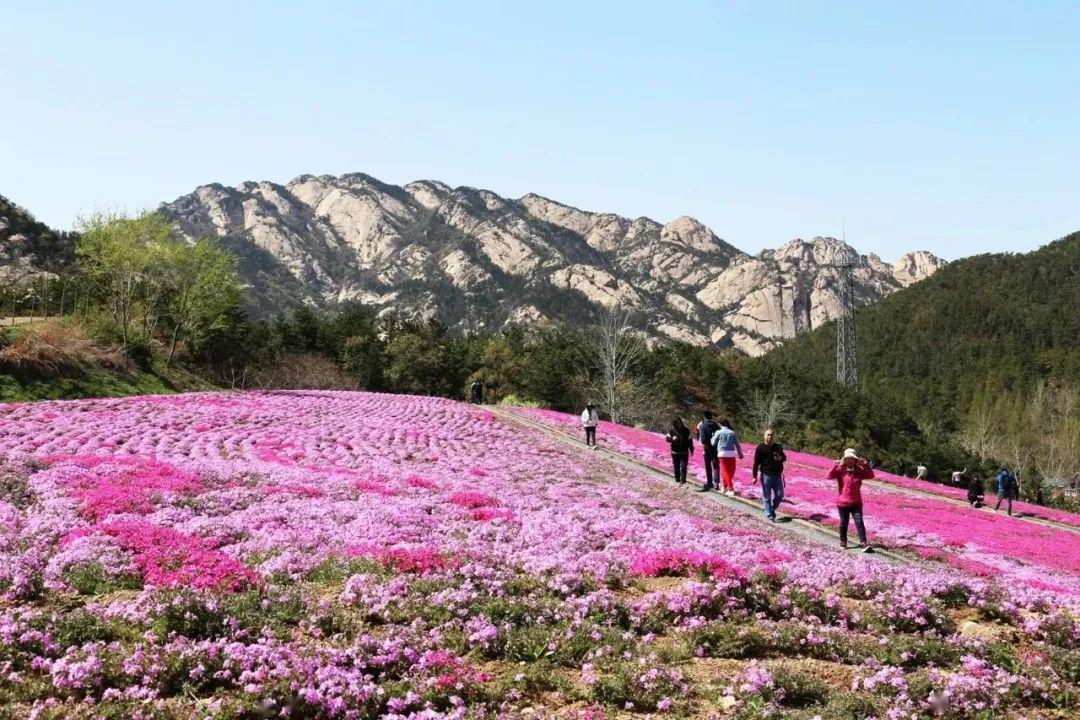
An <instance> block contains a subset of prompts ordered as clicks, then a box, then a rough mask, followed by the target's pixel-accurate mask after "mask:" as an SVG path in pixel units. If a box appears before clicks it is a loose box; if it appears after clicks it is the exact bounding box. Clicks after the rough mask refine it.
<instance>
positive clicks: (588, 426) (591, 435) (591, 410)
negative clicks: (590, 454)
mask: <svg viewBox="0 0 1080 720" xmlns="http://www.w3.org/2000/svg"><path fill="white" fill-rule="evenodd" d="M599 424H600V416H599V415H598V414H597V413H596V406H595V405H593V404H592V403H589V404H588V405H586V406H585V409H584V410H582V411H581V427H583V428H585V445H586V446H588V445H591V446H592V449H593V450H595V449H596V426H597V425H599Z"/></svg>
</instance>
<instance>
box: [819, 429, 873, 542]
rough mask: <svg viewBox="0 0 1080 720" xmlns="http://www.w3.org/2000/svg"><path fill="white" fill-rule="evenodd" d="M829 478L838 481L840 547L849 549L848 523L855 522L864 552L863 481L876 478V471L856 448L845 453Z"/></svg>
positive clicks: (830, 472)
mask: <svg viewBox="0 0 1080 720" xmlns="http://www.w3.org/2000/svg"><path fill="white" fill-rule="evenodd" d="M829 477H830V478H831V479H833V480H835V481H836V492H837V496H836V509H837V510H838V511H839V512H840V547H844V548H846V547H847V529H848V521H850V520H854V521H855V529H856V530H857V531H858V533H859V547H861V548H862V549H863V550H864V551H866V550H868V549H869V548H868V547H867V545H866V526H865V525H864V524H863V514H862V481H863V480H869V479H871V478H872V477H874V471H873V470H871V469H870V466H869V465H867V464H866V461H865V460H863V459H862V458H860V457H859V455H858V453H856V452H855V449H854V448H848V449H847V450H845V451H844V457H843V458H841V459H840V462H838V463H836V465H834V466H833V469H832V470H830V471H829Z"/></svg>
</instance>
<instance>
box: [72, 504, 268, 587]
mask: <svg viewBox="0 0 1080 720" xmlns="http://www.w3.org/2000/svg"><path fill="white" fill-rule="evenodd" d="M94 530H95V531H97V532H102V533H105V534H106V535H110V536H112V537H114V538H116V541H117V542H118V543H119V545H120V547H122V548H123V549H124V550H126V551H128V552H130V553H131V554H132V558H133V560H134V562H135V565H136V566H137V567H138V568H139V570H140V572H141V573H142V576H143V581H144V582H146V583H147V584H148V585H157V586H164V587H191V588H213V589H217V590H241V589H243V588H245V587H248V586H249V585H252V584H254V583H255V582H256V581H257V576H256V575H255V573H253V572H252V571H251V570H249V569H248V568H246V567H244V565H243V563H241V562H240V561H239V560H237V559H236V558H234V557H231V556H229V555H226V554H225V553H223V552H221V551H220V550H217V549H216V548H215V547H214V544H213V543H211V542H210V541H208V540H206V539H204V538H199V537H194V536H191V535H185V534H183V533H180V532H177V531H175V530H173V529H171V528H167V527H162V526H160V525H154V524H152V523H148V522H144V521H140V520H132V521H117V522H109V523H104V524H101V525H97V526H96V527H95V528H94ZM76 535H77V533H74V534H71V535H68V536H67V538H65V539H67V540H70V539H71V538H72V537H73V536H76Z"/></svg>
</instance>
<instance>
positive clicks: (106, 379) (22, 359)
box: [0, 321, 216, 402]
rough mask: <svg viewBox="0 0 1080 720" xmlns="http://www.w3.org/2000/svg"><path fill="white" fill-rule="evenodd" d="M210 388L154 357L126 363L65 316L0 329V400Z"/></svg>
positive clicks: (180, 369) (104, 395)
mask: <svg viewBox="0 0 1080 720" xmlns="http://www.w3.org/2000/svg"><path fill="white" fill-rule="evenodd" d="M21 341H25V342H21ZM125 365H126V367H125ZM213 389H216V388H215V387H214V386H213V385H211V384H210V383H208V382H206V381H205V380H203V379H201V378H199V377H198V376H196V375H193V374H192V373H190V372H188V371H186V370H184V369H183V368H180V367H175V366H174V367H171V368H169V367H166V366H165V363H164V362H162V361H161V360H159V359H155V360H154V361H152V362H151V364H150V367H149V368H139V367H137V366H135V365H134V364H133V363H125V362H123V360H122V358H120V357H119V354H118V353H117V351H116V349H115V348H109V347H107V346H105V345H102V344H101V343H99V342H97V341H94V340H92V339H90V338H89V337H88V334H87V332H86V331H85V329H84V328H83V327H82V326H81V325H79V324H78V323H74V322H70V321H67V322H63V323H57V322H55V321H51V322H49V323H30V324H26V325H22V326H16V327H14V328H4V333H3V338H2V343H0V402H24V401H32V400H66V399H75V398H83V397H120V396H125V395H146V394H168V393H175V392H184V391H189V390H213Z"/></svg>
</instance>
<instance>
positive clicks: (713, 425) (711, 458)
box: [697, 410, 720, 492]
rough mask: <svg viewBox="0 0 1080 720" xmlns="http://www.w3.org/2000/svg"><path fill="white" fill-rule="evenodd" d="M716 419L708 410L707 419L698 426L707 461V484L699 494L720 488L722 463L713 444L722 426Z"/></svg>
mask: <svg viewBox="0 0 1080 720" xmlns="http://www.w3.org/2000/svg"><path fill="white" fill-rule="evenodd" d="M714 417H715V416H714V415H713V413H712V410H706V411H705V417H704V418H703V419H702V421H701V422H699V423H698V426H697V430H698V442H699V443H701V454H702V457H703V458H704V460H705V484H704V485H702V486H701V490H700V491H699V492H709V491H710V490H712V489H713V488H715V487H719V486H720V461H719V460H717V458H716V448H715V447H714V446H713V444H712V436H713V434H714V433H715V432H716V431H717V430H719V429H720V425H719V424H717V422H716V420H714V419H713V418H714Z"/></svg>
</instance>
